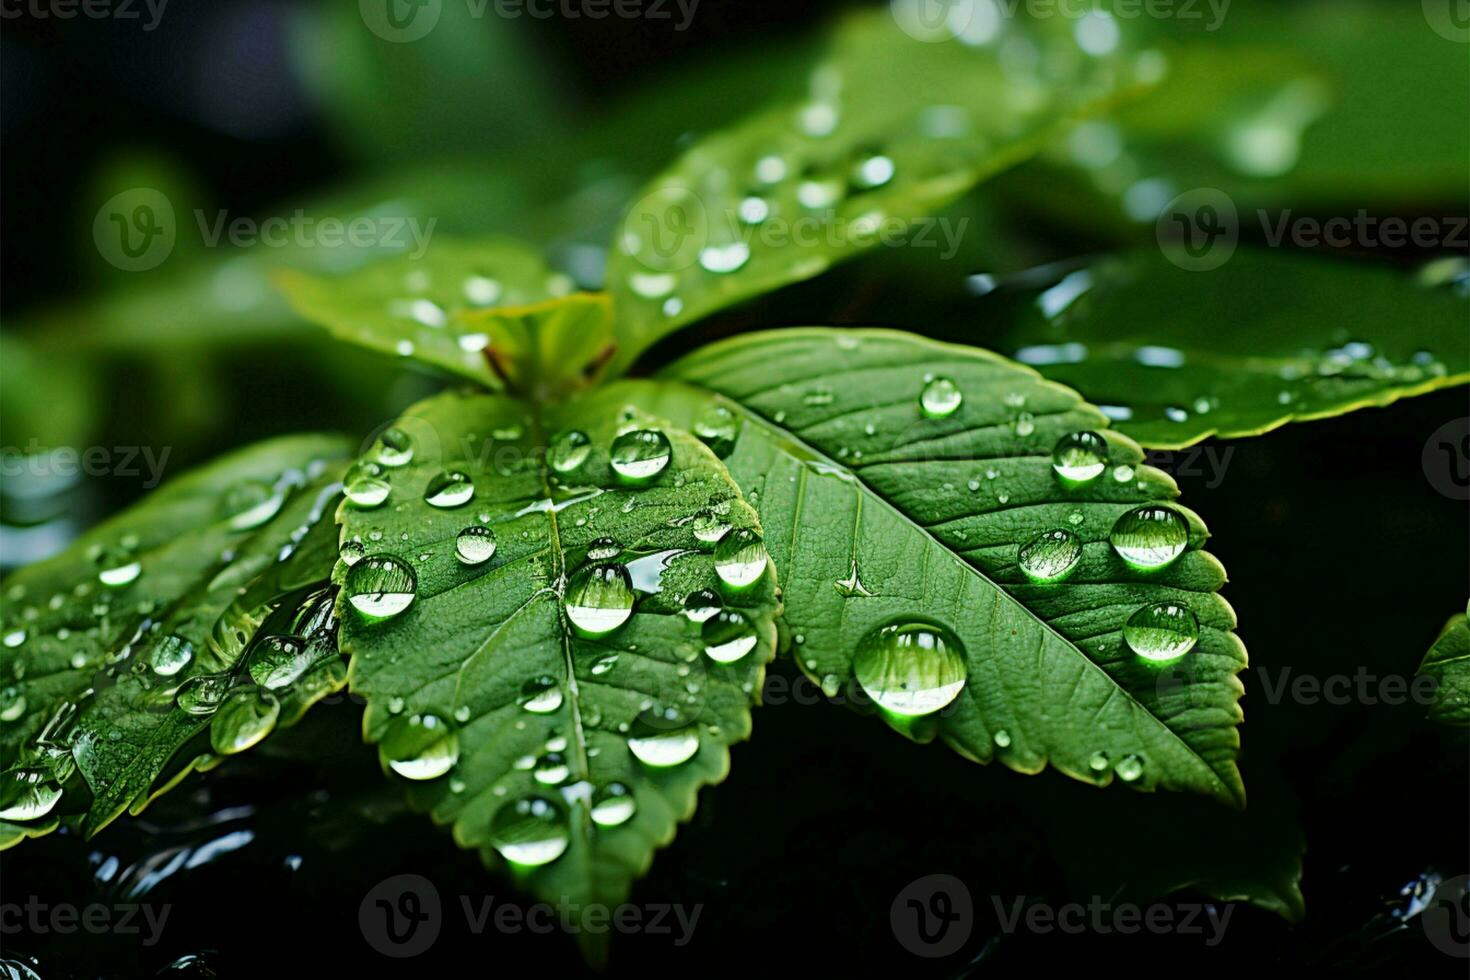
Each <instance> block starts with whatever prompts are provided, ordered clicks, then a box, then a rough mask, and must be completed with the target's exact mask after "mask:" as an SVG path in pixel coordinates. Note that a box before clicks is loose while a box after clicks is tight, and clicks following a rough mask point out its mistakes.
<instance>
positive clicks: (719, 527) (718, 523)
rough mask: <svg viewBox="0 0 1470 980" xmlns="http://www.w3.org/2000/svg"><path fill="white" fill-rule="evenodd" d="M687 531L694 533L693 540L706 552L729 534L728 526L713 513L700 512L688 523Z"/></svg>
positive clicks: (721, 518)
mask: <svg viewBox="0 0 1470 980" xmlns="http://www.w3.org/2000/svg"><path fill="white" fill-rule="evenodd" d="M689 530H690V531H692V532H694V540H696V541H698V542H699V543H700V545H701V546H703V547H704V549H705V550H706V551H708V550H710V548H712V547H713V546H714V545H715V544H716V543H717V542H718V541H719V540H720V539H721V538H723V537H724V536H725V535H726V534H727V533H728V532H729V530H730V524H729V522H728V521H726V520H725V519H724V518H723V517H721V516H720V515H719V514H716V513H715V512H714V511H712V510H702V511H700V512H699V513H698V514H695V515H694V519H693V520H692V521H690V522H689Z"/></svg>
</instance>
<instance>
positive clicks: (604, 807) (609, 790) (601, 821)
mask: <svg viewBox="0 0 1470 980" xmlns="http://www.w3.org/2000/svg"><path fill="white" fill-rule="evenodd" d="M637 811H638V804H637V802H636V801H635V800H634V799H633V791H632V790H631V789H629V788H628V787H627V786H626V785H625V784H623V783H618V782H612V783H608V784H607V785H606V786H604V787H602V788H601V789H599V790H598V791H597V792H596V793H594V794H593V795H592V822H593V823H595V824H597V825H598V826H599V827H617V826H620V825H621V824H625V823H627V822H628V819H629V818H630V817H632V816H633V814H634V813H636V812H637Z"/></svg>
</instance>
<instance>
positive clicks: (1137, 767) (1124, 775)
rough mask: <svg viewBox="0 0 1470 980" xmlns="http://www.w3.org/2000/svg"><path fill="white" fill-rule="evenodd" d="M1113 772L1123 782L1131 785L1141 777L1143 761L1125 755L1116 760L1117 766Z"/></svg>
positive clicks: (1134, 756)
mask: <svg viewBox="0 0 1470 980" xmlns="http://www.w3.org/2000/svg"><path fill="white" fill-rule="evenodd" d="M1113 771H1114V772H1116V773H1117V774H1118V778H1119V779H1121V780H1123V782H1125V783H1131V782H1133V781H1135V780H1136V779H1138V777H1139V776H1142V775H1143V760H1142V759H1140V758H1139V757H1138V756H1136V755H1125V756H1123V758H1121V759H1119V760H1118V765H1117V766H1116V767H1114V770H1113Z"/></svg>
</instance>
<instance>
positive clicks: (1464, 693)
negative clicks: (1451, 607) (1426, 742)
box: [1419, 606, 1470, 727]
mask: <svg viewBox="0 0 1470 980" xmlns="http://www.w3.org/2000/svg"><path fill="white" fill-rule="evenodd" d="M1465 613H1466V615H1470V606H1467V607H1466V610H1465ZM1466 615H1456V616H1452V617H1451V618H1450V621H1449V622H1448V623H1445V626H1444V629H1443V630H1441V631H1440V634H1439V639H1437V640H1435V641H1434V646H1432V647H1430V648H1429V652H1428V653H1427V654H1425V655H1424V662H1423V663H1422V664H1420V665H1419V673H1420V674H1422V675H1424V676H1426V677H1433V678H1434V679H1435V681H1436V682H1437V683H1438V687H1437V688H1436V690H1435V696H1434V704H1433V705H1432V706H1431V707H1430V709H1429V717H1430V718H1432V719H1433V720H1435V721H1437V722H1440V723H1442V724H1445V725H1458V726H1460V727H1466V726H1470V620H1467V619H1466Z"/></svg>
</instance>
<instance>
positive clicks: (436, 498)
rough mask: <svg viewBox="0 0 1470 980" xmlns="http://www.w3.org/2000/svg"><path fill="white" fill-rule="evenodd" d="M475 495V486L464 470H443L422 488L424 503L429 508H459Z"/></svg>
mask: <svg viewBox="0 0 1470 980" xmlns="http://www.w3.org/2000/svg"><path fill="white" fill-rule="evenodd" d="M474 495H475V484H474V481H472V480H471V479H470V475H469V474H468V473H466V472H465V471H464V470H457V469H451V470H445V471H444V472H442V473H440V474H438V475H437V476H435V477H434V478H433V479H431V480H430V481H429V485H428V486H427V487H425V488H424V503H426V504H428V505H429V506H430V507H440V508H448V507H460V506H463V505H464V504H467V503H469V502H470V498H471V497H473V496H474Z"/></svg>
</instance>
